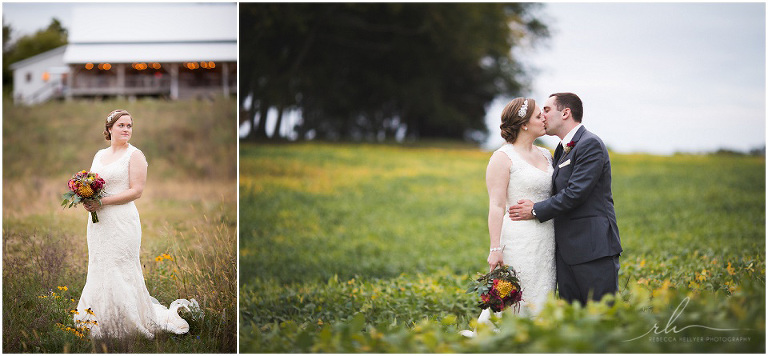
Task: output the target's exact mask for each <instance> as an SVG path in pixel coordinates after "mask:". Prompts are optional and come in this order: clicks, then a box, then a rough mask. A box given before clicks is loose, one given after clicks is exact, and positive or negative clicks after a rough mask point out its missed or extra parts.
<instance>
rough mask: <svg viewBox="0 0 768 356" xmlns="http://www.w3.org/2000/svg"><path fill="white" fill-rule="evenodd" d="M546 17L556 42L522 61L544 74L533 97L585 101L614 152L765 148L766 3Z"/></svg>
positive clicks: (573, 6)
mask: <svg viewBox="0 0 768 356" xmlns="http://www.w3.org/2000/svg"><path fill="white" fill-rule="evenodd" d="M539 13H540V16H541V18H542V19H544V21H545V22H547V23H548V24H549V26H550V28H551V30H552V36H551V38H550V39H549V41H548V43H547V44H548V45H547V46H541V47H539V48H536V49H535V51H533V52H528V53H525V54H524V56H525V60H526V61H527V62H529V63H531V64H532V65H535V66H536V67H538V69H539V74H538V75H537V76H535V78H534V81H533V90H532V92H531V93H530V94H528V95H526V96H529V97H532V98H534V99H536V101H537V103H539V102H542V101H543V100H545V99H546V98H547V96H549V94H551V93H554V92H558V91H571V92H574V93H576V94H578V95H579V97H581V99H582V101H583V103H584V119H583V123H584V125H585V126H586V127H587V128H588V129H589V130H591V131H592V132H594V133H596V134H598V135H599V136H600V137H601V138H602V139H603V141H604V142H605V143H606V144H607V145H608V146H609V147H611V148H613V149H614V150H616V151H619V152H650V153H659V154H671V153H674V152H678V151H684V152H703V151H714V150H716V149H718V148H730V149H736V150H749V149H752V148H757V147H762V146H763V145H765V132H766V131H765V129H766V127H765V121H766V105H765V95H766V93H765V75H766V73H765V66H766V61H765V60H766V59H765V40H766V39H765V30H766V28H765V4H763V3H741V4H730V3H720V4H718V3H645V4H637V3H634V4H632V3H626V4H622V3H590V4H578V3H548V4H546V5H545V6H543V7H542V9H541V10H540V11H539ZM504 104H506V103H505V102H502V103H497V104H496V105H494V106H493V107H492V108H491V110H490V112H489V114H488V117H487V119H486V121H487V122H488V127H489V128H490V129H491V131H492V134H491V138H492V139H491V140H490V141H489V143H488V144H487V145H486V146H487V147H493V148H494V149H495V147H498V146H500V145H501V144H502V143H503V141H502V139H501V137H500V136H499V129H498V126H499V123H500V116H501V110H502V109H503V107H504ZM557 141H558V139H556V138H555V139H553V138H551V137H549V138H547V139H546V140H545V142H546V143H547V144H549V145H551V147H554V145H556V144H557Z"/></svg>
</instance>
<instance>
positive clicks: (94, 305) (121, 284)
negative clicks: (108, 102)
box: [74, 145, 198, 338]
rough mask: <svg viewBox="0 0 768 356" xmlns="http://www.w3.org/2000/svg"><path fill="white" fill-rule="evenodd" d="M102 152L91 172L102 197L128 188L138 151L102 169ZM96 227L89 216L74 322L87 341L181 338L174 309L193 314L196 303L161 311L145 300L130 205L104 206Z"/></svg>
mask: <svg viewBox="0 0 768 356" xmlns="http://www.w3.org/2000/svg"><path fill="white" fill-rule="evenodd" d="M106 150H107V149H102V150H99V152H97V153H96V156H94V158H93V164H92V165H91V171H92V172H96V173H98V174H99V176H101V177H102V178H104V180H105V182H106V185H105V186H104V189H105V193H106V195H107V196H109V195H115V194H118V193H120V192H123V191H125V190H127V189H128V188H129V175H128V170H129V161H130V157H131V154H133V153H134V152H135V151H137V150H138V149H137V148H136V147H134V146H132V145H129V146H128V149H127V150H126V152H124V153H123V156H122V157H120V158H119V159H117V160H116V161H114V162H111V163H108V164H104V163H103V162H102V161H101V159H102V156H103V153H104V152H105V151H106ZM97 214H98V216H99V222H98V223H93V222H91V216H90V213H88V230H87V236H88V277H87V279H86V282H85V287H84V288H83V293H82V295H81V296H80V301H79V302H78V304H77V310H76V312H77V313H76V314H75V316H74V319H75V324H76V326H85V327H89V328H90V330H91V332H90V335H91V337H94V338H100V337H122V336H127V335H131V334H135V333H138V334H141V335H144V336H146V337H149V338H152V337H154V334H155V333H157V332H158V331H169V332H173V333H176V334H183V333H186V332H187V331H189V324H188V323H187V322H186V321H185V320H184V319H182V318H181V317H179V315H178V309H179V308H187V309H189V308H190V307H192V308H198V306H197V302H196V301H195V300H194V299H192V302H190V301H187V300H186V299H179V300H176V301H174V302H173V303H171V306H170V308H165V307H164V306H162V305H160V303H158V301H157V300H156V299H154V298H152V297H150V295H149V292H148V291H147V287H146V285H145V284H144V275H143V272H142V268H141V262H140V261H139V248H140V246H141V223H140V221H139V212H138V210H136V205H135V204H134V203H133V202H130V203H127V204H122V205H108V206H104V207H103V208H102V209H101V210H98V212H97Z"/></svg>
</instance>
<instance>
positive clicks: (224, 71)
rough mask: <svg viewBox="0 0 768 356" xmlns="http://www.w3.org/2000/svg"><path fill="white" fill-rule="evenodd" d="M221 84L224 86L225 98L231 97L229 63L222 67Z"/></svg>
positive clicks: (223, 64)
mask: <svg viewBox="0 0 768 356" xmlns="http://www.w3.org/2000/svg"><path fill="white" fill-rule="evenodd" d="M221 84H222V85H223V86H224V96H225V97H229V63H227V62H224V63H222V65H221Z"/></svg>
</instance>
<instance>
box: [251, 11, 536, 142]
mask: <svg viewBox="0 0 768 356" xmlns="http://www.w3.org/2000/svg"><path fill="white" fill-rule="evenodd" d="M537 6H539V5H537V4H532V3H511V4H499V3H492V4H489V3H483V4H468V3H450V4H436V3H405V4H404V3H399V4H398V3H363V4H360V3H358V4H355V3H314V4H312V3H303V4H276V3H241V4H240V88H239V90H240V98H241V99H240V100H241V103H240V104H241V108H244V107H246V108H247V110H243V111H242V112H241V120H249V121H251V130H250V133H249V135H248V138H249V139H253V140H260V139H267V138H268V137H269V135H268V133H267V125H266V122H267V114H268V112H269V111H270V110H272V111H273V112H277V125H276V126H275V134H273V135H272V137H271V138H272V139H281V137H280V136H279V135H278V134H277V132H279V131H278V130H279V128H280V125H281V124H282V120H283V117H284V116H285V113H286V112H287V111H291V110H294V111H300V112H301V120H299V123H298V124H297V125H296V127H294V128H293V129H294V130H296V132H297V133H298V137H299V138H304V137H306V136H307V134H308V133H310V132H311V133H312V134H313V136H315V137H317V138H320V139H326V140H360V139H362V140H364V139H370V138H371V137H379V136H381V135H384V136H385V137H387V138H392V137H393V136H394V135H395V133H396V132H397V131H398V130H404V131H405V135H406V136H407V137H409V138H413V139H420V138H449V139H467V138H468V137H469V136H470V135H471V136H472V137H474V138H475V139H476V140H477V138H478V137H483V135H487V132H488V130H487V128H486V127H485V122H484V117H485V112H486V108H487V107H488V106H489V104H490V103H491V101H493V99H494V98H495V97H498V96H513V95H517V94H518V93H521V92H523V91H525V90H526V89H527V87H528V85H529V83H530V78H529V73H527V71H526V69H525V68H524V66H523V64H522V63H521V62H520V61H519V60H517V59H516V58H514V56H513V55H512V52H511V51H512V49H513V48H514V47H517V46H521V45H522V44H523V43H524V42H528V43H535V42H537V41H539V40H541V39H544V38H547V37H548V36H549V32H548V29H547V26H546V25H545V24H544V23H542V22H541V21H540V20H539V19H537V18H536V17H535V15H534V12H535V9H536V8H537ZM246 102H248V104H249V105H246ZM478 134H479V135H480V136H478Z"/></svg>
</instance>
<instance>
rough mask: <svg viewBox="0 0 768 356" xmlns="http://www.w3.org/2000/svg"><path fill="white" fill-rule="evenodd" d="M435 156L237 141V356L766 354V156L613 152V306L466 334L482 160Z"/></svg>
mask: <svg viewBox="0 0 768 356" xmlns="http://www.w3.org/2000/svg"><path fill="white" fill-rule="evenodd" d="M442 146H443V147H440V148H429V147H402V146H389V145H351V144H322V143H304V144H283V145H256V144H245V143H241V146H240V188H239V189H240V350H241V351H242V352H384V353H389V352H406V353H408V352H505V353H512V352H543V353H548V352H765V159H764V157H743V156H728V155H696V156H694V155H675V156H670V157H659V156H648V155H621V154H613V155H612V156H611V159H612V163H613V193H614V199H615V202H616V213H617V216H618V223H619V229H620V232H621V238H622V245H623V247H624V253H623V256H622V258H621V271H620V277H619V279H620V293H619V295H618V296H617V298H616V300H614V301H613V303H610V302H608V301H607V300H604V301H603V302H602V303H590V304H588V305H587V306H580V305H578V304H575V305H568V304H566V303H564V302H562V301H559V300H556V299H554V298H552V299H551V300H550V302H549V303H548V305H547V306H546V308H545V310H544V311H543V312H542V314H541V315H540V318H538V319H536V320H527V319H518V318H515V317H514V316H512V315H505V317H504V318H502V319H501V320H500V321H498V325H499V331H498V332H494V331H493V330H490V329H489V328H486V327H484V326H479V327H478V331H479V335H478V337H477V338H475V339H466V338H464V337H463V336H460V335H459V334H458V331H459V330H462V329H468V328H472V327H474V326H475V325H474V324H475V323H474V321H473V320H474V319H475V318H476V317H477V315H478V313H479V310H478V309H476V307H474V298H473V296H471V295H469V294H465V289H466V287H467V285H468V283H469V280H470V278H471V277H472V276H474V275H475V274H476V273H477V272H480V271H484V270H486V269H487V264H486V263H485V259H486V257H487V253H488V252H487V251H488V250H487V249H488V233H487V223H486V221H487V206H488V203H487V202H488V200H487V199H488V198H487V193H486V190H485V180H484V175H485V167H486V165H487V162H488V159H489V157H490V153H489V152H483V151H479V150H476V149H471V148H465V147H458V146H457V147H454V148H450V147H445V145H442ZM676 310H677V312H676ZM654 325H657V328H656V329H653V327H654ZM692 325H693V327H691V326H692ZM696 325H700V326H702V327H699V326H696ZM704 326H706V327H710V328H718V329H735V330H730V331H722V330H711V329H707V328H705V327H704ZM649 331H650V333H649ZM646 333H647V334H646ZM644 334H646V335H645V336H643V335H644ZM633 338H638V339H637V340H632V341H627V340H630V339H633Z"/></svg>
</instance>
